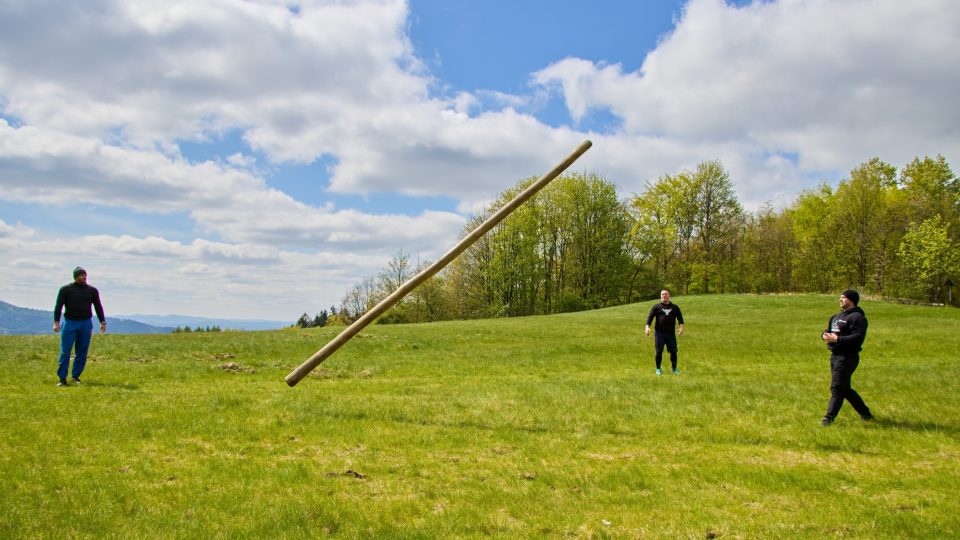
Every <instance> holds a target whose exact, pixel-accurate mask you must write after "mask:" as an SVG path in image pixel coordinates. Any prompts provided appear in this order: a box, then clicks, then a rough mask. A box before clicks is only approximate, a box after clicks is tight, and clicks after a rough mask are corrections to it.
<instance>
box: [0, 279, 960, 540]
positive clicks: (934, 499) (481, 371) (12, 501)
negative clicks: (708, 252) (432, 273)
mask: <svg viewBox="0 0 960 540" xmlns="http://www.w3.org/2000/svg"><path fill="white" fill-rule="evenodd" d="M675 301H676V302H677V303H678V304H679V305H680V306H681V307H682V308H683V311H684V314H685V316H686V322H687V334H686V335H684V336H683V337H681V338H680V369H681V372H682V373H681V375H680V376H676V377H675V376H673V375H664V376H662V377H656V376H655V375H654V374H653V359H652V356H653V354H652V353H653V351H652V349H653V346H652V340H651V338H646V337H643V336H642V327H643V322H644V321H643V318H644V317H645V316H646V311H647V309H648V307H649V304H647V303H644V304H642V305H632V306H623V307H618V308H612V309H605V310H599V311H594V312H587V313H577V314H567V315H558V316H550V317H530V318H522V319H499V320H485V321H469V322H445V323H434V324H426V325H405V326H374V327H369V328H367V329H366V330H364V332H362V333H361V334H360V335H358V336H357V337H356V338H354V339H353V340H352V341H351V342H350V343H348V344H347V345H345V346H344V347H343V348H342V349H341V350H340V351H339V352H338V353H337V354H335V355H333V356H332V357H331V358H330V359H328V360H327V361H326V362H325V363H324V364H322V365H321V366H320V367H319V368H318V369H317V370H315V371H314V372H313V373H312V374H311V375H310V376H309V377H308V378H306V379H304V380H303V381H302V382H301V383H300V384H299V385H298V386H297V387H295V388H288V387H287V385H286V384H285V383H284V381H283V377H284V376H285V375H286V374H287V373H289V372H290V370H292V369H293V368H294V367H296V366H297V365H299V364H300V363H301V362H302V361H303V360H305V359H306V358H307V357H309V356H310V355H311V354H312V353H313V352H315V351H316V350H317V349H319V348H320V347H321V346H323V345H324V344H325V343H326V342H327V340H329V339H330V338H331V337H333V336H334V335H335V334H336V333H337V331H338V329H334V328H324V329H315V330H283V331H275V332H250V333H233V332H225V333H209V334H173V335H165V336H122V335H109V334H108V335H105V336H95V337H94V341H93V345H92V349H91V360H90V362H89V364H88V368H87V372H86V373H85V375H84V379H85V381H86V384H84V385H83V386H80V387H70V388H55V387H54V383H55V375H54V372H55V369H56V366H55V364H56V352H57V347H58V344H57V343H58V342H57V336H55V335H50V336H2V337H0V478H2V482H0V509H2V512H0V537H2V538H131V537H135V538H145V537H151V538H155V537H163V538H168V537H178V538H227V537H229V538H251V537H256V538H260V537H263V538H299V537H302V538H307V537H320V536H325V535H331V536H341V537H381V538H390V537H398V538H399V537H402V538H449V537H467V538H470V537H489V536H492V537H501V538H532V537H582V538H591V537H592V538H635V537H645V538H658V537H662V538H711V537H717V538H822V537H842V538H891V537H897V538H946V537H957V536H960V502H958V501H960V496H958V495H960V490H958V487H957V486H960V466H958V464H960V403H958V399H957V395H958V393H960V367H958V361H957V358H958V354H957V351H958V350H960V311H958V310H955V309H949V308H930V307H918V306H903V305H897V304H890V303H883V302H874V301H869V300H866V301H864V302H863V303H862V306H863V307H864V309H865V311H866V312H867V315H868V317H869V319H870V330H869V334H868V338H867V343H866V347H865V349H864V352H863V356H862V362H861V367H860V369H859V370H858V371H857V373H856V374H855V376H854V387H855V388H857V389H858V391H860V393H861V395H862V396H863V397H864V399H865V400H866V401H867V403H868V404H869V405H870V407H871V408H872V409H873V412H874V414H875V415H876V416H877V418H878V421H877V422H875V423H871V424H863V423H862V422H861V421H860V420H859V418H858V417H857V415H856V413H854V412H853V410H852V409H851V408H850V407H849V405H847V406H845V407H844V409H843V411H842V412H841V413H840V416H839V418H838V420H837V422H836V423H835V424H834V425H833V426H831V427H829V428H821V427H820V426H819V419H820V417H821V416H822V415H823V412H824V409H825V407H826V403H827V399H828V397H829V395H828V394H829V389H828V386H829V373H828V361H827V358H828V357H827V353H826V349H825V348H824V346H823V344H822V343H821V342H820V339H819V334H820V331H821V330H822V329H823V327H824V326H825V324H826V320H827V317H828V316H829V315H831V314H832V313H833V312H835V311H836V310H837V307H836V299H835V297H834V296H829V297H828V296H811V295H790V296H723V295H721V296H691V297H677V298H676V299H675ZM230 363H233V364H236V366H235V369H227V368H229V367H230V366H229V365H228V364H230Z"/></svg>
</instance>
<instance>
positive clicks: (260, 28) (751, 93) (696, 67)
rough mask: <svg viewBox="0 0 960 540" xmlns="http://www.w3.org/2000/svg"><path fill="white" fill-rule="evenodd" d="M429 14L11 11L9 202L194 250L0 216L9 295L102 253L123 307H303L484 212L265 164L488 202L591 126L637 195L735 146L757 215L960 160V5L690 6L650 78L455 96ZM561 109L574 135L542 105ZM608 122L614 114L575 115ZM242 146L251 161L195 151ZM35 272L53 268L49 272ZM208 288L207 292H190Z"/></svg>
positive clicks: (224, 4)
mask: <svg viewBox="0 0 960 540" xmlns="http://www.w3.org/2000/svg"><path fill="white" fill-rule="evenodd" d="M409 11H410V6H409V5H408V4H407V3H406V2H404V1H403V0H349V1H339V0H338V1H332V0H330V1H327V0H305V1H301V2H296V3H290V2H285V1H282V0H270V1H268V0H260V1H242V2H241V1H212V0H210V1H197V0H166V1H153V0H140V1H137V2H126V1H121V0H90V1H87V2H82V3H63V2H56V1H54V0H36V1H32V2H2V3H0V181H2V184H3V185H2V188H3V189H2V190H0V202H5V203H6V204H15V205H22V206H21V207H22V208H29V209H50V208H53V209H57V208H66V209H73V210H75V209H77V208H81V207H82V208H83V209H84V211H95V212H103V213H110V212H111V211H114V210H115V211H117V212H118V213H119V212H126V213H128V214H134V215H136V216H140V215H150V216H158V215H161V216H188V217H189V220H190V223H188V224H180V229H181V230H183V229H186V230H187V232H184V233H183V237H182V238H172V237H170V238H168V237H164V235H159V234H151V233H149V232H148V233H143V234H136V235H132V234H131V235H127V234H123V232H117V231H114V232H109V233H106V234H85V233H84V232H83V231H82V229H78V230H76V231H74V230H66V231H62V230H61V231H57V232H56V233H54V232H52V231H49V230H44V231H42V232H37V230H38V229H41V228H42V227H41V226H40V225H39V224H37V223H28V224H26V225H22V224H19V223H18V224H16V225H14V224H10V223H7V222H4V221H2V220H0V265H3V266H4V267H5V268H6V269H7V270H8V271H10V272H13V276H14V277H17V278H18V279H20V280H21V281H16V282H12V281H10V280H8V283H13V285H11V287H12V288H13V289H14V290H13V291H11V292H12V293H15V294H19V295H20V296H19V297H21V298H27V297H28V293H27V292H25V291H27V290H30V291H32V293H31V294H38V291H37V290H34V289H33V287H34V284H38V283H39V284H41V285H42V287H47V286H53V285H55V284H56V283H58V282H59V281H60V279H59V277H58V276H59V273H57V272H54V271H53V270H54V269H55V268H54V267H53V266H50V265H55V267H56V269H66V270H64V271H65V272H67V271H68V270H69V268H72V267H73V266H74V265H75V262H76V261H77V260H78V259H84V260H94V261H100V262H101V263H102V264H101V267H103V273H101V274H100V276H101V277H102V278H104V279H108V280H110V283H111V284H112V285H113V286H114V287H115V288H117V289H119V290H122V291H123V292H124V295H125V296H124V298H130V299H133V300H136V299H146V298H148V297H149V294H151V293H150V291H151V290H152V289H155V290H159V291H162V297H163V298H165V299H168V300H169V301H171V302H172V301H173V300H174V299H176V300H177V302H182V303H183V305H190V306H194V307H196V306H219V305H220V304H222V303H225V302H229V303H230V307H229V308H228V307H224V308H223V309H222V311H226V312H230V310H234V309H236V310H241V307H240V306H241V305H243V302H244V301H249V302H250V303H251V304H250V305H254V306H257V307H260V306H264V307H266V306H265V304H263V303H262V302H261V301H260V300H256V299H257V298H258V296H257V293H258V290H259V291H260V293H261V294H262V291H263V290H264V289H265V288H270V289H271V291H272V290H273V288H274V287H276V289H277V291H278V292H277V294H275V295H271V298H276V299H277V300H276V303H275V304H274V305H272V308H273V309H276V310H277V311H278V312H279V311H281V310H283V309H286V310H288V311H289V307H284V306H289V305H290V304H289V302H288V303H286V304H283V302H282V300H281V299H282V298H289V297H296V296H298V295H299V296H300V297H303V296H309V295H315V296H316V297H318V298H324V299H325V300H321V301H320V302H322V304H327V303H330V302H332V301H336V300H337V299H338V298H339V296H340V295H342V293H343V292H344V291H345V290H346V289H347V288H349V286H350V285H351V284H352V283H354V282H355V281H356V280H358V279H360V278H362V277H365V276H368V275H371V274H372V273H373V272H375V271H376V270H377V269H378V268H379V267H380V266H382V265H383V264H385V262H386V261H387V260H388V258H389V256H390V255H391V254H392V253H393V252H395V251H396V250H397V249H401V248H402V249H405V250H407V251H409V252H415V253H418V254H420V255H422V256H423V257H424V258H435V257H437V256H439V255H440V254H442V253H443V252H445V251H446V249H447V248H448V247H449V246H450V245H452V243H453V241H454V240H455V238H456V236H457V234H458V233H459V231H460V228H461V227H462V225H463V223H464V222H465V220H466V218H465V216H464V215H463V214H461V213H452V212H446V211H437V210H426V211H422V212H419V213H418V214H417V215H400V214H396V213H386V214H377V213H373V212H363V211H359V210H356V209H351V208H336V207H335V205H333V204H332V203H323V202H320V203H316V204H309V203H307V202H304V201H301V200H298V199H297V198H295V197H293V196H291V195H289V194H287V193H285V192H283V191H281V190H280V189H278V188H276V187H274V186H271V184H270V182H268V180H267V179H266V177H265V176H264V173H263V172H262V170H267V169H270V168H271V167H274V166H281V165H284V164H294V163H295V164H309V163H314V162H316V161H317V160H326V161H325V162H326V163H329V167H328V171H329V180H328V182H327V184H326V185H325V186H322V189H325V190H326V191H325V193H327V194H330V195H336V194H341V195H343V194H346V195H353V194H360V195H369V194H378V193H380V194H382V193H400V194H405V195H409V196H414V197H417V196H431V197H435V196H445V197H448V198H450V199H451V200H453V201H454V204H456V206H457V208H458V211H459V212H462V213H469V212H471V211H476V210H479V209H481V208H482V206H483V204H485V202H486V201H489V200H490V199H492V198H493V197H495V196H496V195H497V194H498V193H499V192H500V191H502V190H503V189H504V188H507V187H510V186H512V185H513V184H514V183H515V182H516V180H518V179H520V178H524V177H529V176H536V175H538V174H541V173H543V172H545V171H546V170H547V169H549V167H551V166H552V165H553V164H555V163H556V162H557V161H558V160H559V159H560V158H562V157H563V156H565V155H566V154H567V153H568V152H569V151H571V150H572V149H573V148H575V147H576V146H577V145H578V144H579V143H580V142H581V141H582V140H583V139H584V138H590V139H592V140H593V141H594V143H595V144H594V147H593V148H592V149H591V151H590V152H588V153H587V154H586V155H585V156H584V157H583V158H582V159H581V160H580V161H578V162H577V164H576V165H575V169H577V170H589V171H596V172H598V173H600V174H601V175H602V176H604V177H606V178H607V179H609V180H611V181H613V182H615V183H617V184H618V185H619V186H620V188H621V190H622V192H624V194H629V193H631V192H640V191H642V190H643V189H644V186H645V183H646V182H647V181H651V180H654V179H656V178H657V177H659V176H661V175H663V174H669V173H674V172H677V171H679V170H681V169H692V168H693V167H695V166H696V164H697V163H699V162H701V161H703V160H706V159H720V160H721V161H722V162H723V164H724V165H725V166H726V167H727V168H728V169H729V170H730V172H731V177H732V179H733V180H734V182H735V184H736V187H737V191H738V194H739V196H740V197H741V200H742V201H744V202H745V203H746V204H747V206H755V205H757V204H759V203H761V202H763V201H766V200H787V199H789V197H790V196H791V194H794V193H796V191H797V190H798V189H800V188H803V187H810V186H812V185H815V183H816V182H817V181H819V180H821V179H823V178H824V177H825V176H826V177H832V176H836V175H838V174H844V173H845V172H846V171H849V169H850V168H852V167H854V166H856V165H857V164H858V163H860V162H862V161H865V160H867V159H869V158H871V157H873V156H879V157H881V158H882V159H884V160H886V161H889V162H891V163H892V164H894V165H897V166H900V165H902V164H904V163H906V162H907V161H909V160H910V159H911V158H912V157H914V156H917V155H926V154H936V153H941V154H943V155H945V156H946V157H947V159H948V161H950V162H951V163H954V164H955V163H956V162H957V160H958V159H960V129H958V127H957V126H960V108H958V107H956V106H955V105H954V102H955V99H956V98H955V96H956V95H960V71H958V70H956V69H951V68H950V66H952V65H953V64H954V63H955V56H956V53H957V52H958V51H960V33H958V32H957V31H956V28H960V4H957V3H956V2H953V1H951V0H926V1H923V2H898V1H892V0H839V1H838V0H808V1H803V2H798V1H792V0H782V1H768V2H754V3H751V4H750V5H747V6H740V7H737V6H733V5H728V4H727V3H725V2H723V1H722V0H691V1H690V2H689V3H687V4H686V6H685V7H684V10H683V12H682V14H681V15H680V16H679V17H678V19H677V22H676V27H675V28H674V30H673V31H672V32H670V33H669V34H667V35H665V36H663V38H662V39H661V41H660V42H659V44H658V45H657V47H656V49H655V50H653V51H652V52H651V53H650V54H649V55H648V56H647V57H646V58H645V60H644V61H643V63H642V65H641V67H640V68H639V69H637V70H635V71H628V70H625V69H624V68H623V66H622V64H619V63H617V62H616V59H602V58H575V57H570V58H565V59H557V61H556V62H554V63H552V64H550V65H545V66H543V68H542V69H541V70H539V71H538V72H536V73H533V74H531V88H530V89H529V93H528V94H518V95H509V94H504V93H500V92H496V91H483V90H472V89H466V90H463V91H458V92H456V94H455V95H453V96H452V97H448V96H443V95H437V94H435V93H434V92H435V91H436V89H437V88H438V87H442V81H440V83H441V84H438V81H435V80H434V79H433V77H432V75H431V74H430V73H429V72H428V71H427V69H426V68H425V65H424V63H423V62H422V61H421V59H419V58H417V57H416V56H415V54H414V50H413V47H412V46H411V44H410V41H409V37H408V36H407V30H408V21H409V17H410V13H409ZM550 99H559V100H561V101H562V102H563V103H564V104H565V106H566V108H567V110H568V111H569V114H570V125H567V126H563V125H561V126H557V125H555V123H554V124H547V123H545V122H542V121H540V120H539V119H538V118H537V116H536V111H537V110H538V108H541V107H543V106H544V104H545V103H546V102H547V101H548V100H550ZM597 112H603V113H608V114H610V115H611V116H612V117H613V118H614V119H615V120H616V122H615V127H614V128H613V129H608V130H605V131H602V132H590V131H589V130H586V129H583V128H581V126H583V125H589V124H588V122H589V120H590V118H591V115H593V114H595V113H597ZM226 134H238V138H239V140H240V141H241V143H242V144H243V148H242V150H241V151H239V152H238V151H236V149H232V150H231V151H230V153H229V155H226V156H223V157H222V159H216V160H210V161H201V160H197V159H191V158H189V157H188V155H187V153H186V152H185V151H184V150H183V149H184V147H185V143H186V142H193V143H203V142H209V141H216V140H218V139H220V138H222V137H223V136H225V135H226ZM319 189H320V188H318V190H319ZM91 209H92V210H91ZM81 214H82V212H81ZM146 228H147V227H143V228H141V229H140V230H145V229H146ZM99 232H102V231H99ZM31 235H32V236H31ZM187 237H190V239H189V240H185V238H187ZM25 261H39V262H43V261H46V264H47V265H48V266H47V269H48V270H49V273H50V275H51V276H54V277H51V278H50V279H49V280H48V281H49V282H47V283H43V280H37V279H33V281H32V282H30V279H31V278H30V272H31V271H32V272H34V273H35V272H36V269H34V270H30V269H29V268H28V266H29V264H27V262H25ZM159 267H162V268H164V271H158V270H157V268H159ZM17 272H19V273H17ZM124 276H135V277H133V278H130V279H126V280H125V279H124ZM306 276H309V277H306ZM18 287H19V288H18ZM189 287H199V288H201V289H203V291H202V292H200V293H197V294H198V295H201V296H202V297H203V298H199V297H197V298H194V299H192V300H191V299H190V298H188V296H187V295H182V294H179V293H178V292H177V291H178V290H180V289H184V290H189ZM16 291H20V292H16ZM210 291H218V292H216V293H214V292H210ZM223 291H228V292H229V294H226V295H224V294H223ZM4 294H7V291H4ZM259 298H261V299H262V297H259ZM227 299H229V300H227ZM144 301H146V300H144ZM208 309H212V308H208ZM217 309H218V310H220V308H219V307H218V308H217ZM137 311H143V310H142V309H139V310H137ZM198 312H202V311H198ZM240 312H242V311H234V313H240ZM244 315H245V316H256V314H255V313H250V312H249V311H247V312H245V313H244ZM292 315H293V316H296V315H297V314H292ZM288 316H289V315H288Z"/></svg>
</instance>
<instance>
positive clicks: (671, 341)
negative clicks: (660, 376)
mask: <svg viewBox="0 0 960 540" xmlns="http://www.w3.org/2000/svg"><path fill="white" fill-rule="evenodd" d="M653 343H654V346H656V348H657V357H656V361H657V369H660V364H661V363H662V362H663V346H664V345H666V346H667V351H668V352H669V353H670V365H672V366H673V369H677V336H676V334H674V333H673V332H654V334H653Z"/></svg>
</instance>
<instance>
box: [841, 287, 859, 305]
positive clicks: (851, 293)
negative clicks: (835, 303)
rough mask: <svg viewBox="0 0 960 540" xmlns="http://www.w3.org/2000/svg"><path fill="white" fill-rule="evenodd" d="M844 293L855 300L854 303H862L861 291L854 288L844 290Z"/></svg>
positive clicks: (852, 300) (849, 298)
mask: <svg viewBox="0 0 960 540" xmlns="http://www.w3.org/2000/svg"><path fill="white" fill-rule="evenodd" d="M843 295H844V296H846V297H847V300H849V301H851V302H853V305H855V306H858V305H860V293H858V292H857V291H855V290H853V289H847V290H845V291H843Z"/></svg>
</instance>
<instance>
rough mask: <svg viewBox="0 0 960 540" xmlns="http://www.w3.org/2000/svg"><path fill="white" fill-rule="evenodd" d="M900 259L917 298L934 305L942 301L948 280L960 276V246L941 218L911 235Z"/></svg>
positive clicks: (913, 230)
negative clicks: (922, 298) (924, 299)
mask: <svg viewBox="0 0 960 540" xmlns="http://www.w3.org/2000/svg"><path fill="white" fill-rule="evenodd" d="M899 255H900V257H901V258H902V259H903V263H904V267H905V268H906V269H907V274H906V275H905V276H904V278H905V279H906V280H908V281H909V282H910V285H911V287H912V288H913V290H915V291H916V293H917V297H924V298H926V299H927V300H929V301H931V302H938V301H941V300H942V292H943V285H944V283H945V282H946V280H947V278H948V277H949V276H951V275H952V276H956V275H957V274H958V273H960V246H958V245H957V242H956V241H955V240H952V238H951V236H950V233H949V231H948V230H947V226H946V224H945V223H943V220H942V219H941V217H940V216H939V215H936V216H934V217H932V218H930V219H927V220H925V221H924V222H923V223H921V224H920V225H919V226H917V227H914V228H911V229H910V230H909V231H907V233H906V234H904V235H903V241H902V242H901V243H900V249H899Z"/></svg>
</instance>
